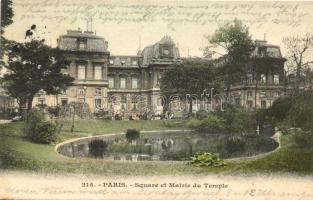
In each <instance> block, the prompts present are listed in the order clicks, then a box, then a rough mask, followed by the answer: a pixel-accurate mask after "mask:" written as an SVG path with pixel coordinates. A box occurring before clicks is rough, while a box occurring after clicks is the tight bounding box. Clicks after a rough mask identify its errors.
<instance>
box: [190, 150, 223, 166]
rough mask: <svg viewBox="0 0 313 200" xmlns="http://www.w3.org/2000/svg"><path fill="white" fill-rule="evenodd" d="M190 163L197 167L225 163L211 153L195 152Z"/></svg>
mask: <svg viewBox="0 0 313 200" xmlns="http://www.w3.org/2000/svg"><path fill="white" fill-rule="evenodd" d="M191 159H192V161H191V164H193V165H196V166H198V167H224V166H226V165H227V163H226V162H225V161H224V160H221V159H219V157H218V156H217V155H215V154H213V153H207V152H205V153H197V154H195V155H194V156H193V157H191Z"/></svg>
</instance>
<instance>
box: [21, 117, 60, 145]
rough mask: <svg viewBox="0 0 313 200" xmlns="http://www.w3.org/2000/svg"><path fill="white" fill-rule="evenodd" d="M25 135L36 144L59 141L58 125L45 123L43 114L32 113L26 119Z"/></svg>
mask: <svg viewBox="0 0 313 200" xmlns="http://www.w3.org/2000/svg"><path fill="white" fill-rule="evenodd" d="M25 134H26V136H27V137H28V138H29V139H30V140H32V141H34V142H36V143H41V144H50V143H52V142H55V141H56V140H57V134H58V125H57V124H56V123H52V122H48V121H45V120H44V116H43V114H41V113H39V112H32V113H30V114H29V115H28V117H27V119H26V124H25Z"/></svg>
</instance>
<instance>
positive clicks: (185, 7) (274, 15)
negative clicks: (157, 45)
mask: <svg viewBox="0 0 313 200" xmlns="http://www.w3.org/2000/svg"><path fill="white" fill-rule="evenodd" d="M300 5H301V4H300ZM300 5H299V4H297V3H291V2H289V3H288V2H258V3H253V2H196V3H195V2H160V3H155V2H149V1H147V2H141V3H138V2H136V1H132V2H128V3H125V2H123V3H114V2H105V1H104V2H103V1H80V0H79V1H61V0H57V1H50V0H44V1H42V0H41V1H38V0H35V1H18V2H16V3H15V6H17V7H19V8H20V9H23V14H20V16H19V19H18V20H24V19H34V18H37V19H40V20H41V21H48V20H54V21H55V22H56V23H62V22H67V23H70V24H73V23H75V22H77V21H80V20H82V19H86V18H93V19H94V20H97V22H99V23H101V24H106V23H109V22H113V23H117V24H121V23H128V24H129V23H151V22H162V23H165V24H166V25H167V26H168V27H173V28H174V27H175V25H181V24H187V23H193V24H198V25H207V24H212V23H215V24H223V23H225V22H227V21H230V20H233V19H234V18H237V19H239V20H242V21H243V22H244V23H245V24H247V25H254V26H255V27H257V28H260V27H262V26H263V25H264V24H267V23H272V24H283V25H288V26H291V27H294V28H296V27H298V26H300V24H301V20H302V19H303V17H305V16H306V15H308V11H304V10H303V9H299V6H300ZM301 6H304V5H301Z"/></svg>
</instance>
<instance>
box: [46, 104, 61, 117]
mask: <svg viewBox="0 0 313 200" xmlns="http://www.w3.org/2000/svg"><path fill="white" fill-rule="evenodd" d="M47 110H48V112H49V114H50V115H51V116H54V117H58V116H59V114H60V110H61V107H60V106H49V107H48V108H47Z"/></svg>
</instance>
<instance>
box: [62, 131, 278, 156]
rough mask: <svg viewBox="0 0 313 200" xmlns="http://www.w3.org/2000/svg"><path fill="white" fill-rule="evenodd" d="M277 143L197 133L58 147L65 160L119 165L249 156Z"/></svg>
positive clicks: (86, 141) (96, 140)
mask: <svg viewBox="0 0 313 200" xmlns="http://www.w3.org/2000/svg"><path fill="white" fill-rule="evenodd" d="M276 147H277V143H276V142H275V141H273V140H272V139H270V138H266V137H262V136H256V135H255V136H251V135H250V136H236V137H233V136H230V135H223V134H205V133H197V132H170V133H153V134H143V135H141V138H140V139H137V140H133V141H132V142H127V141H126V138H125V136H115V137H96V138H92V139H81V140H79V141H75V142H72V143H68V144H65V145H62V146H60V147H59V148H58V152H59V153H60V154H62V155H64V156H68V157H88V158H95V159H105V160H120V161H157V160H161V161H162V160H189V159H190V157H191V156H192V155H194V154H195V153H196V152H213V153H216V154H219V156H220V157H221V158H232V157H241V156H251V155H256V154H259V153H263V152H267V151H271V150H273V149H275V148H276Z"/></svg>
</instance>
